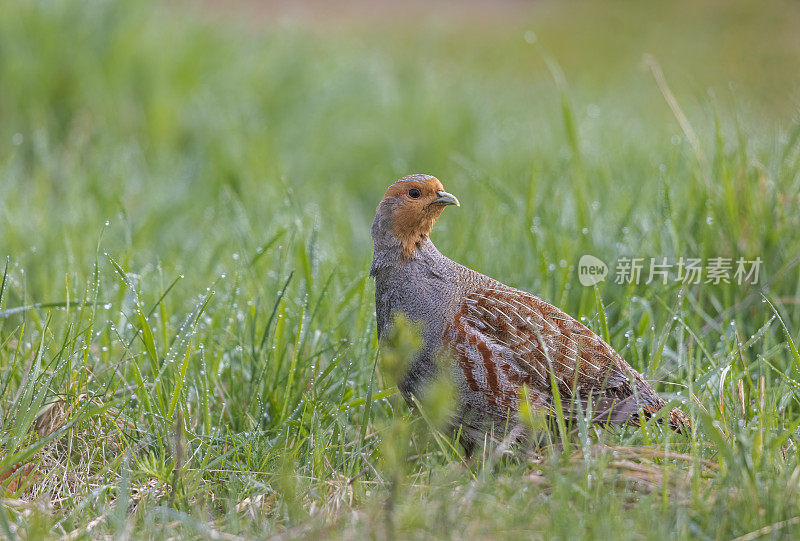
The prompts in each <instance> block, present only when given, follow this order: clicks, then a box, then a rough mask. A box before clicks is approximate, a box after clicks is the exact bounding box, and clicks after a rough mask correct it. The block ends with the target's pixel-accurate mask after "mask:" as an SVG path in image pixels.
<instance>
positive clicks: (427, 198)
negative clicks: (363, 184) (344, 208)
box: [372, 175, 460, 257]
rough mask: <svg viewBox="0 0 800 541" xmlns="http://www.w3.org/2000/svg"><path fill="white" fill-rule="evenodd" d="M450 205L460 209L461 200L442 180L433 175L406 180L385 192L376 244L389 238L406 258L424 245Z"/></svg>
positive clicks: (376, 226)
mask: <svg viewBox="0 0 800 541" xmlns="http://www.w3.org/2000/svg"><path fill="white" fill-rule="evenodd" d="M448 205H456V206H460V203H459V202H458V199H456V197H455V196H454V195H452V194H449V193H447V192H446V191H444V186H442V183H441V182H439V179H438V178H436V177H432V176H430V175H409V176H407V177H403V178H401V179H400V180H398V181H397V182H395V183H394V184H392V185H391V186H389V189H387V190H386V194H385V195H384V196H383V199H382V200H381V202H380V204H379V205H378V210H377V213H376V215H375V221H374V222H373V224H372V237H373V240H374V241H375V243H376V246H377V244H378V243H379V242H381V241H385V240H387V239H385V237H386V236H389V238H390V239H391V240H393V241H394V242H393V244H397V243H399V244H400V246H401V247H402V253H403V255H404V256H405V257H411V256H412V255H413V254H414V251H415V250H416V249H417V248H419V247H420V246H421V245H422V242H423V241H424V240H425V239H426V238H427V237H428V234H429V233H430V232H431V229H432V228H433V224H435V223H436V220H438V219H439V216H440V215H441V214H442V211H443V210H444V208H445V207H446V206H448Z"/></svg>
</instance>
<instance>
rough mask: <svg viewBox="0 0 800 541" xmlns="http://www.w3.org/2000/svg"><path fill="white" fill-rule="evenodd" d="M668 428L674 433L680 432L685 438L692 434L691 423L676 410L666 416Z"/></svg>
mask: <svg viewBox="0 0 800 541" xmlns="http://www.w3.org/2000/svg"><path fill="white" fill-rule="evenodd" d="M667 420H668V421H669V427H670V428H671V429H672V430H674V431H675V432H680V433H681V434H684V435H686V436H688V435H690V434H691V432H692V422H691V421H690V420H689V417H688V416H687V415H686V414H685V413H683V412H682V411H681V410H679V409H678V408H675V409H673V410H672V411H670V412H669V415H668V416H667Z"/></svg>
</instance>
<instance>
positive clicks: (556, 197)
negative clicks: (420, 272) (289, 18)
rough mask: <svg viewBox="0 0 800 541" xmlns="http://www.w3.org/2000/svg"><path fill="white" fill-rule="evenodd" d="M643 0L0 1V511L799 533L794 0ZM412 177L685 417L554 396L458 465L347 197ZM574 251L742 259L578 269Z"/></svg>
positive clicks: (212, 523) (239, 525)
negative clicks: (300, 14)
mask: <svg viewBox="0 0 800 541" xmlns="http://www.w3.org/2000/svg"><path fill="white" fill-rule="evenodd" d="M650 9H651V8H647V9H645V7H637V6H634V5H628V4H627V3H608V4H606V5H604V6H602V7H601V6H594V5H593V4H584V3H575V4H572V3H570V4H565V5H562V4H558V3H544V4H537V6H536V7H535V8H532V10H531V13H530V15H529V16H528V17H525V18H523V19H518V20H507V21H501V22H498V21H497V20H493V22H492V23H491V24H488V25H483V24H481V22H480V21H475V20H471V19H469V18H468V17H466V18H464V17H458V16H453V17H452V18H451V19H450V20H444V19H429V18H424V19H423V20H421V21H417V22H416V23H415V24H413V25H412V24H411V22H410V21H400V22H391V21H390V20H381V21H374V20H355V21H351V22H349V23H347V24H341V23H335V24H334V23H331V24H329V25H327V26H326V25H324V24H319V23H316V24H303V23H295V24H278V23H272V22H270V18H269V16H268V15H264V16H263V17H264V19H263V20H261V19H259V20H257V21H255V22H254V23H253V24H245V23H243V22H241V21H240V20H239V19H237V17H236V16H231V17H222V16H220V15H219V13H218V12H216V11H212V12H211V13H213V14H214V15H210V14H209V13H208V12H193V11H191V10H189V8H187V7H185V6H184V7H174V6H173V7H165V6H162V5H160V4H152V3H137V2H94V3H85V2H76V1H65V0H56V1H52V2H37V1H28V2H14V1H11V0H0V12H2V13H3V16H2V17H0V119H1V121H0V256H1V257H2V260H0V283H1V284H2V285H0V423H1V425H0V472H2V475H0V476H2V477H4V480H3V484H4V485H5V486H6V489H5V492H4V494H3V496H2V506H0V532H3V535H4V536H7V537H16V536H22V537H27V538H30V539H36V538H39V537H41V536H50V537H53V538H58V537H61V536H69V537H70V538H76V537H81V536H84V537H88V536H92V537H96V536H101V535H106V534H108V535H115V536H120V537H125V536H133V537H137V538H139V537H154V538H160V537H164V536H178V537H183V536H186V537H200V538H205V537H213V536H223V537H229V536H240V537H243V538H251V537H252V538H263V537H265V536H272V535H282V536H285V537H308V536H311V537H328V536H330V537H345V538H362V537H364V536H367V537H369V536H374V537H379V538H383V537H391V536H396V537H401V538H407V537H419V538H421V537H426V536H428V535H433V536H436V537H455V538H480V537H492V538H505V537H509V538H511V537H519V536H525V537H537V538H538V537H560V538H575V537H596V538H610V537H612V536H613V537H615V538H643V537H651V536H654V535H655V536H658V537H671V538H684V537H698V538H710V539H727V538H732V537H736V536H742V535H747V534H749V533H751V532H756V533H758V534H759V535H764V536H766V537H773V538H774V537H778V538H782V537H787V538H788V537H796V536H797V535H798V534H800V518H798V517H800V511H798V509H800V507H799V506H800V490H799V489H798V476H800V462H799V461H798V444H799V443H800V442H798V438H800V433H799V432H798V426H799V425H800V355H798V353H797V343H798V340H800V273H799V271H798V269H799V268H800V265H798V263H799V262H800V260H799V259H798V256H800V236H798V233H797V232H798V227H799V226H800V223H799V222H800V212H798V206H800V199H799V196H800V189H799V188H800V165H798V161H799V159H800V125H798V124H797V122H796V121H794V120H793V115H795V114H796V111H797V105H798V102H800V99H799V96H800V95H799V94H798V88H800V86H798V83H800V69H799V68H800V46H798V43H797V40H796V36H797V34H798V28H797V25H796V21H797V15H798V10H797V6H796V5H795V4H790V3H786V4H779V5H770V6H766V5H765V6H758V5H750V4H749V3H731V4H726V5H725V6H722V5H718V4H716V3H713V4H712V3H708V4H706V3H701V4H698V5H695V4H689V3H686V4H683V3H678V4H674V3H670V4H666V3H664V4H659V5H658V6H655V7H653V8H652V9H653V10H654V11H649V10H650ZM734 36H735V37H734ZM645 53H649V54H652V55H653V56H652V58H653V59H654V60H652V61H647V62H646V61H643V58H644V56H643V55H644V54H645ZM648 62H649V63H648ZM659 70H661V71H662V72H663V80H661V79H659V78H658V77H656V76H654V73H655V74H656V75H657V74H658V72H659ZM671 95H674V98H675V102H674V103H673V104H672V108H671V107H670V105H669V103H668V100H667V99H665V96H671ZM682 115H685V118H686V121H685V122H684V124H683V125H681V123H680V122H679V121H678V118H679V117H681V116H682ZM411 172H430V173H432V174H435V175H437V176H438V177H439V178H440V179H441V180H442V181H443V183H444V184H445V186H446V187H447V189H448V190H449V191H451V192H452V193H454V194H456V195H457V196H458V197H459V199H460V200H461V202H462V207H461V208H460V209H450V210H448V211H447V212H446V213H445V215H444V217H443V218H442V220H441V221H440V223H439V224H438V225H437V227H436V229H435V231H434V235H433V238H434V241H435V242H436V243H437V245H438V246H439V248H440V249H441V250H442V251H443V252H444V253H445V254H447V255H449V256H451V257H453V258H454V259H456V260H458V261H460V262H462V263H464V264H466V265H469V266H471V267H473V268H476V269H478V270H480V271H482V272H485V273H487V274H490V275H492V276H494V277H496V278H498V279H501V280H502V281H504V282H506V283H508V284H511V285H514V286H517V287H520V288H523V289H526V290H529V291H532V292H535V293H536V294H538V295H540V296H541V297H543V298H545V299H547V300H549V301H551V302H553V303H555V304H556V305H558V306H560V307H562V308H564V309H565V310H567V311H568V312H570V313H572V314H574V315H575V316H576V317H579V316H580V317H582V318H584V319H585V321H586V323H587V325H589V326H590V327H591V328H592V329H594V330H595V331H596V332H598V333H601V334H603V335H607V336H608V337H609V339H610V342H611V344H612V345H613V346H615V347H616V348H617V349H618V350H619V351H620V352H621V353H622V354H623V356H625V357H626V359H628V360H629V362H630V363H631V364H632V365H633V366H634V367H635V368H637V369H639V370H641V371H642V372H643V373H645V374H646V375H647V377H648V378H650V379H652V380H655V381H657V383H656V387H657V388H658V390H659V391H661V392H663V393H664V394H665V395H666V396H667V397H669V398H671V399H673V400H674V401H675V403H676V404H682V407H683V408H684V410H685V411H687V412H689V413H690V414H691V415H692V417H693V419H694V422H695V427H696V428H695V430H694V433H693V434H692V436H691V437H689V438H686V437H682V436H678V435H673V434H669V433H664V432H663V431H662V430H661V428H660V427H659V426H657V425H653V424H647V425H645V427H644V428H641V429H635V428H629V429H625V430H618V429H617V430H611V431H603V430H601V429H600V428H598V427H592V426H586V424H585V423H576V424H575V425H574V426H569V425H563V426H560V427H559V428H560V429H561V430H563V431H569V434H568V437H567V439H566V443H565V445H563V447H562V446H553V445H550V444H549V443H548V442H549V441H551V440H552V437H551V435H550V434H549V433H545V434H544V435H543V437H544V444H543V446H542V448H541V449H539V451H538V454H531V453H525V452H523V451H522V450H520V449H511V451H510V452H509V453H505V454H504V453H502V452H499V451H498V449H497V448H496V447H494V446H489V447H488V448H487V449H485V450H484V451H483V452H481V453H480V454H479V456H476V457H474V458H473V459H472V460H470V461H468V462H466V463H465V462H464V460H463V457H462V456H461V451H460V448H459V447H458V445H457V443H456V442H455V438H454V437H450V436H449V435H447V434H442V433H440V432H438V431H437V430H436V429H437V427H438V421H437V419H438V418H439V417H440V411H441V410H442V409H443V408H446V404H444V405H443V404H442V403H440V402H441V401H440V402H439V403H437V402H436V401H435V400H433V401H432V402H431V403H429V404H427V405H426V407H425V409H424V410H423V414H420V413H417V412H412V411H410V410H409V409H408V408H407V407H406V406H405V404H404V403H402V401H401V400H399V397H398V396H397V395H396V394H392V377H391V375H392V372H393V370H396V366H395V365H393V364H392V359H395V360H396V358H398V357H402V353H403V351H405V350H404V349H403V348H407V347H409V344H408V340H407V339H406V340H403V339H399V340H398V341H397V343H396V344H394V345H395V347H396V348H398V349H393V350H390V351H389V352H388V353H386V355H382V356H379V355H378V344H377V339H376V336H375V318H374V314H373V299H372V294H373V289H372V288H373V284H372V282H371V280H369V278H368V276H367V273H368V268H369V261H370V258H371V248H372V247H371V240H370V236H369V224H370V222H371V219H372V215H373V212H374V208H375V206H376V204H377V202H378V200H379V198H380V197H381V195H382V193H383V191H384V189H385V187H386V186H387V185H388V184H389V183H391V182H392V181H393V180H395V179H396V178H398V177H400V176H402V175H404V174H408V173H411ZM586 253H590V254H593V255H595V256H597V257H599V258H601V259H603V260H604V261H606V262H609V263H612V265H613V262H614V261H615V260H616V259H617V258H618V257H621V256H637V257H646V258H649V257H657V258H661V257H668V258H670V259H673V258H678V257H681V256H683V257H698V258H704V259H707V258H710V257H716V256H720V257H731V258H734V259H735V258H738V257H740V256H741V257H745V258H747V259H753V258H755V257H760V258H761V259H762V261H763V264H762V280H761V282H760V283H759V284H758V285H757V286H753V285H738V284H736V283H732V284H719V285H712V284H700V285H694V286H689V287H686V288H685V289H683V290H681V288H680V287H679V285H678V284H676V283H674V282H671V283H669V284H667V285H662V284H661V283H659V282H654V283H652V284H649V285H645V284H640V285H630V286H628V285H618V284H615V283H614V282H613V280H609V281H606V282H603V283H602V284H601V285H600V287H599V288H598V290H597V295H596V294H595V291H594V290H593V289H592V288H584V287H582V286H581V285H580V284H579V282H578V279H577V275H576V271H575V268H574V267H575V265H576V264H577V261H578V259H579V258H580V256H581V255H583V254H586ZM6 262H7V263H6ZM4 269H5V270H4ZM612 271H613V269H612ZM767 301H768V302H767ZM387 359H388V361H387ZM387 363H388V364H387ZM691 393H693V394H694V396H696V399H697V400H696V401H695V400H694V399H690V394H691ZM529 413H530V415H528V417H527V420H528V422H530V423H533V424H534V425H537V423H539V422H540V420H539V419H537V418H536V415H535V412H529ZM500 451H502V449H501V450H500ZM12 471H13V474H11V472H12ZM9 474H10V475H9ZM762 528H764V530H762V531H760V532H759V530H760V529H762ZM751 538H755V537H751Z"/></svg>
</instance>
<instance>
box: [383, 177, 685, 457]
mask: <svg viewBox="0 0 800 541" xmlns="http://www.w3.org/2000/svg"><path fill="white" fill-rule="evenodd" d="M448 205H456V206H459V201H458V199H456V197H455V196H453V195H452V194H449V193H447V192H446V191H444V188H443V186H442V183H441V182H439V180H438V179H437V178H435V177H432V176H430V175H420V174H417V175H410V176H406V177H403V178H401V179H400V180H398V181H397V182H395V183H394V184H392V185H391V186H389V188H388V190H387V191H386V194H385V195H384V196H383V199H382V200H381V202H380V204H379V205H378V209H377V212H376V214H375V220H374V221H373V223H372V240H373V243H374V255H373V259H372V267H371V269H370V275H371V276H373V277H374V278H375V307H376V314H377V322H378V336H379V338H383V337H384V336H385V335H386V333H387V330H388V329H389V327H390V326H391V325H392V322H393V317H394V315H395V313H396V312H402V313H404V314H405V315H406V316H407V317H408V318H409V319H410V320H412V321H414V322H417V323H419V324H421V333H422V347H421V349H420V351H419V352H418V353H417V354H416V356H415V358H413V359H410V360H409V365H408V369H407V372H406V374H405V376H404V377H403V378H402V380H401V381H400V382H399V384H398V387H399V389H400V391H401V393H402V394H403V396H404V397H405V398H406V400H407V401H408V402H409V403H411V396H412V395H418V394H419V393H420V392H421V391H422V390H423V388H424V387H425V385H426V384H428V383H429V382H431V381H432V380H433V379H434V378H436V377H437V375H438V374H440V372H441V366H440V363H439V362H438V361H437V359H440V358H441V354H442V353H444V354H445V355H444V358H448V359H450V361H449V364H448V371H449V372H450V374H451V376H452V378H453V380H454V383H455V388H456V390H457V394H456V396H457V408H456V412H455V418H454V422H455V423H457V424H459V425H461V427H462V436H463V437H464V443H465V446H466V447H468V448H469V447H471V446H472V445H474V443H477V442H479V441H482V440H483V438H484V436H485V434H486V433H487V432H489V431H491V430H492V427H493V426H494V427H498V426H499V427H500V428H501V429H502V428H503V427H508V426H510V425H513V424H514V423H515V422H516V413H517V410H518V404H519V400H520V393H521V389H522V386H523V385H527V387H528V389H529V392H528V399H529V400H530V401H531V405H532V406H533V407H534V408H540V409H542V410H543V411H545V412H547V413H548V414H552V413H553V412H554V411H555V410H554V408H555V404H557V403H558V402H557V401H555V400H554V392H557V393H558V394H559V397H560V404H561V408H562V410H563V412H564V414H565V416H566V417H567V418H575V417H576V416H577V415H578V414H579V412H584V413H586V412H587V411H591V412H593V413H592V415H593V417H592V420H593V421H595V422H601V423H609V422H610V423H615V424H622V423H631V424H634V425H637V424H638V421H639V419H640V415H641V416H643V417H645V418H648V417H650V416H652V415H654V414H656V413H657V412H658V411H659V410H661V409H662V408H663V407H664V406H665V402H664V400H663V399H662V398H661V397H660V396H659V395H658V394H656V392H655V391H654V390H653V388H652V387H651V386H650V385H649V384H648V383H647V382H646V381H645V380H644V378H643V377H642V375H641V374H639V373H638V372H637V371H636V370H634V369H633V368H632V367H631V366H630V365H629V364H628V363H627V362H626V361H625V360H624V359H623V358H622V357H621V356H620V354H619V353H617V352H616V351H615V350H614V349H613V348H612V347H611V346H609V345H608V344H607V343H606V342H605V341H603V340H602V339H601V338H600V337H599V336H597V335H596V334H595V333H593V332H592V331H591V330H589V329H588V328H587V327H586V326H584V325H582V324H581V323H579V322H578V321H576V320H575V319H574V318H572V317H570V316H569V315H567V314H566V313H564V312H563V311H561V310H559V309H558V308H556V307H555V306H553V305H551V304H548V303H547V302H545V301H543V300H541V299H539V298H538V297H536V296H534V295H531V294H530V293H526V292H525V291H520V290H518V289H514V288H512V287H509V286H506V285H504V284H502V283H500V282H498V281H497V280H494V279H492V278H490V277H488V276H485V275H483V274H480V273H478V272H476V271H474V270H471V269H469V268H467V267H464V266H463V265H460V264H458V263H456V262H454V261H452V260H450V259H448V258H447V257H445V256H444V255H442V254H441V252H439V250H437V249H436V246H434V245H433V242H431V240H430V238H429V237H428V235H429V233H430V231H431V229H432V228H433V225H434V223H435V222H436V220H437V219H438V218H439V216H440V215H441V213H442V211H443V210H444V208H445V207H446V206H448ZM551 375H552V376H551ZM665 417H666V419H668V422H669V425H670V427H671V428H672V429H674V430H676V431H683V432H686V431H688V429H689V428H690V422H689V419H688V418H687V417H686V415H685V414H684V413H683V412H682V411H680V410H678V409H673V410H671V411H670V412H668V413H667V414H666V415H665ZM509 423H510V424H509Z"/></svg>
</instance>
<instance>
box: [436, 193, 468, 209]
mask: <svg viewBox="0 0 800 541" xmlns="http://www.w3.org/2000/svg"><path fill="white" fill-rule="evenodd" d="M436 195H438V196H439V199H435V200H434V201H433V202H434V203H436V204H437V205H455V206H457V207H460V206H461V203H459V202H458V199H457V198H456V196H455V195H453V194H451V193H447V192H446V191H444V190H438V191H437V192H436Z"/></svg>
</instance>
